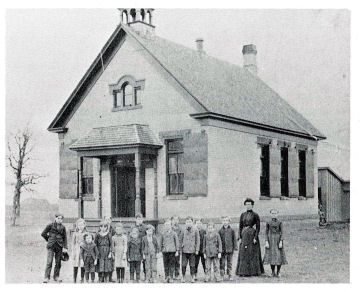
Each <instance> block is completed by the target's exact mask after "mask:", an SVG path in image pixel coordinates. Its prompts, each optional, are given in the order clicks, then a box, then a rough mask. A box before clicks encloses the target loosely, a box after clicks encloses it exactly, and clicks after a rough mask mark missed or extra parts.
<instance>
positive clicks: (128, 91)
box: [123, 84, 133, 106]
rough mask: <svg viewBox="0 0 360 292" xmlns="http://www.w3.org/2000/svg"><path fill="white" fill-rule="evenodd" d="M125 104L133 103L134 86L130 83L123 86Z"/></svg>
mask: <svg viewBox="0 0 360 292" xmlns="http://www.w3.org/2000/svg"><path fill="white" fill-rule="evenodd" d="M123 94H124V101H123V102H124V106H130V105H133V87H132V86H131V85H129V84H127V85H125V86H124V87H123Z"/></svg>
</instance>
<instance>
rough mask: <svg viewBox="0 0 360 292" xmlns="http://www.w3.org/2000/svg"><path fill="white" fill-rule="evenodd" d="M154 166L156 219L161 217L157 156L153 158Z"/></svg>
mask: <svg viewBox="0 0 360 292" xmlns="http://www.w3.org/2000/svg"><path fill="white" fill-rule="evenodd" d="M153 167H154V219H158V218H159V209H158V179H157V157H155V159H154V160H153Z"/></svg>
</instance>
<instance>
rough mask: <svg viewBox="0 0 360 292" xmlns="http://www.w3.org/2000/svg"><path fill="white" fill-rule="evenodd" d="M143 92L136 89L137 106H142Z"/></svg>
mask: <svg viewBox="0 0 360 292" xmlns="http://www.w3.org/2000/svg"><path fill="white" fill-rule="evenodd" d="M141 98H142V91H141V90H140V89H135V104H136V105H137V104H141Z"/></svg>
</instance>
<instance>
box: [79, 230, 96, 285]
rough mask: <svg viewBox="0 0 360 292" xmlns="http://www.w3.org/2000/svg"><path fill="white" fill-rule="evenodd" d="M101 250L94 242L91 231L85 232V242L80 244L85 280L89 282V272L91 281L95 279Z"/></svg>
mask: <svg viewBox="0 0 360 292" xmlns="http://www.w3.org/2000/svg"><path fill="white" fill-rule="evenodd" d="M98 256H99V251H98V249H97V247H96V245H95V243H94V237H93V235H92V234H91V233H85V235H84V242H82V243H81V245H80V261H81V263H82V266H83V267H84V271H85V281H86V283H89V274H91V282H92V283H94V281H95V266H96V264H97V258H98Z"/></svg>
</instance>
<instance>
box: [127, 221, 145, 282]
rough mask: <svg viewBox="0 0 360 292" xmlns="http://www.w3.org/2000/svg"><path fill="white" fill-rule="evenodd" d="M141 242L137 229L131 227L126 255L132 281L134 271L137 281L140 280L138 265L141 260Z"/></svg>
mask: <svg viewBox="0 0 360 292" xmlns="http://www.w3.org/2000/svg"><path fill="white" fill-rule="evenodd" d="M141 243H142V242H141V238H140V237H139V230H138V229H137V228H133V229H132V230H131V233H130V239H129V241H128V248H127V253H126V257H127V260H128V262H129V263H130V280H131V281H132V282H134V274H135V273H136V282H137V283H139V281H140V265H141V260H142V252H141Z"/></svg>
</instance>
